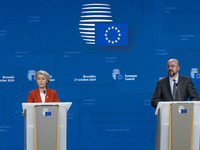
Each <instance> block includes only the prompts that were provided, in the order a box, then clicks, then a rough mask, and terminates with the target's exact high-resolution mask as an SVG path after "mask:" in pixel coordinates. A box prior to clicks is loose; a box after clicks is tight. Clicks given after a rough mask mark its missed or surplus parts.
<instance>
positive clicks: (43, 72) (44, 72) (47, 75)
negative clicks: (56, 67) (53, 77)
mask: <svg viewBox="0 0 200 150" xmlns="http://www.w3.org/2000/svg"><path fill="white" fill-rule="evenodd" d="M39 74H41V75H44V76H45V78H46V79H47V85H48V84H49V81H50V76H49V74H48V72H46V71H44V70H40V71H37V72H36V73H35V77H34V79H35V81H36V82H37V76H38V75H39Z"/></svg>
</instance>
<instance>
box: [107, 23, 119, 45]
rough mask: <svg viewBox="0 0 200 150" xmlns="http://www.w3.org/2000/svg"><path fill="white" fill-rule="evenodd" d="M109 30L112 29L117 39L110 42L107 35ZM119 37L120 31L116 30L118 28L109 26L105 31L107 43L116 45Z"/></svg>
mask: <svg viewBox="0 0 200 150" xmlns="http://www.w3.org/2000/svg"><path fill="white" fill-rule="evenodd" d="M111 29H114V31H115V32H117V33H118V34H117V39H115V40H112V41H111V40H110V39H109V34H108V33H109V31H110V30H111ZM120 37H121V33H120V30H118V27H115V26H111V27H108V29H107V30H105V39H106V40H107V41H108V43H112V44H114V43H118V41H119V40H120Z"/></svg>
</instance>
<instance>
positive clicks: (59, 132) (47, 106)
mask: <svg viewBox="0 0 200 150" xmlns="http://www.w3.org/2000/svg"><path fill="white" fill-rule="evenodd" d="M71 104H72V103H71V102H67V103H22V107H23V112H24V117H25V121H24V123H25V125H24V128H25V130H24V131H25V133H24V136H25V137H24V149H25V150H66V147H67V142H66V141H67V112H68V110H69V108H70V106H71Z"/></svg>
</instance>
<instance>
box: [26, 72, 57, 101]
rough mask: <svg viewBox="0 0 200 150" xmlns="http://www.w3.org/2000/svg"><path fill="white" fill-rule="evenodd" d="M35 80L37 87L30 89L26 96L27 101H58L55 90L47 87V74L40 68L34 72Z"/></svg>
mask: <svg viewBox="0 0 200 150" xmlns="http://www.w3.org/2000/svg"><path fill="white" fill-rule="evenodd" d="M35 81H36V83H37V85H38V88H37V89H35V90H33V91H31V92H30V93H29V96H28V103H52V102H60V100H59V98H58V95H57V92H56V91H55V90H51V89H49V88H47V85H48V84H49V81H50V79H49V74H48V73H47V72H46V71H43V70H40V71H38V72H36V74H35Z"/></svg>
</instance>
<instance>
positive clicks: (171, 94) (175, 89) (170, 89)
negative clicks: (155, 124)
mask: <svg viewBox="0 0 200 150" xmlns="http://www.w3.org/2000/svg"><path fill="white" fill-rule="evenodd" d="M179 69H180V67H179V62H178V60H176V59H170V60H169V61H168V62H167V71H168V75H169V76H167V77H165V78H163V79H161V80H159V81H158V82H157V86H156V89H155V92H154V94H153V97H152V100H151V106H153V107H155V108H156V107H157V105H158V102H159V101H161V99H162V101H187V100H188V98H190V100H191V101H198V100H199V97H198V94H197V92H196V90H195V88H194V85H193V83H192V80H191V78H189V77H186V76H182V75H180V74H179V73H178V71H179Z"/></svg>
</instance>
